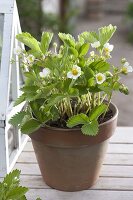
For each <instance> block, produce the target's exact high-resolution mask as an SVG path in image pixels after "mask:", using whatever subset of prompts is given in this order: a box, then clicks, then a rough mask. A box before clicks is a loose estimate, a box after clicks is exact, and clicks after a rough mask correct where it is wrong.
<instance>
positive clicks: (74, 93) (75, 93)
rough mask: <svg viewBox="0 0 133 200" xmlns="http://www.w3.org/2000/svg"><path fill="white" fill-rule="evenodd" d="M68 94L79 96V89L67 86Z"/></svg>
mask: <svg viewBox="0 0 133 200" xmlns="http://www.w3.org/2000/svg"><path fill="white" fill-rule="evenodd" d="M68 94H69V96H70V97H78V96H79V91H78V89H77V88H69V90H68Z"/></svg>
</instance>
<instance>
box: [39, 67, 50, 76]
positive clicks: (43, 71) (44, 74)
mask: <svg viewBox="0 0 133 200" xmlns="http://www.w3.org/2000/svg"><path fill="white" fill-rule="evenodd" d="M50 72H51V71H50V69H49V68H44V69H43V70H42V72H40V73H39V75H40V76H41V77H42V78H45V77H47V76H49V74H50Z"/></svg>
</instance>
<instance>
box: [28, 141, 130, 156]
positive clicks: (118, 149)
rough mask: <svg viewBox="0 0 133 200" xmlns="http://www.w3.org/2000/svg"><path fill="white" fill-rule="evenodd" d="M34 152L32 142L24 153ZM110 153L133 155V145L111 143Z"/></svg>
mask: <svg viewBox="0 0 133 200" xmlns="http://www.w3.org/2000/svg"><path fill="white" fill-rule="evenodd" d="M25 151H27V152H33V151H34V150H33V146H32V143H31V142H28V143H27V145H26V146H25V148H24V152H25ZM107 152H108V153H127V154H128V153H129V154H130V153H133V144H115V143H111V144H109V146H108V151H107Z"/></svg>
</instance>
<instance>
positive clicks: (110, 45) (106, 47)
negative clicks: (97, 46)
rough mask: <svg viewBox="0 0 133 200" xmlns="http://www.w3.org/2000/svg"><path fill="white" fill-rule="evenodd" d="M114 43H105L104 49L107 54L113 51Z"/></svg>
mask: <svg viewBox="0 0 133 200" xmlns="http://www.w3.org/2000/svg"><path fill="white" fill-rule="evenodd" d="M113 48H114V45H112V44H109V43H106V44H104V51H105V53H106V54H110V52H111V51H113Z"/></svg>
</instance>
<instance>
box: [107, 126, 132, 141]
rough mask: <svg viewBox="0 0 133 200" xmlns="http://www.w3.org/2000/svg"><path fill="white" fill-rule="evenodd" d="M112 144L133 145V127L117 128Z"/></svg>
mask: <svg viewBox="0 0 133 200" xmlns="http://www.w3.org/2000/svg"><path fill="white" fill-rule="evenodd" d="M110 142H111V143H133V127H117V129H116V131H115V134H114V135H113V136H112V137H111V139H110Z"/></svg>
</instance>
